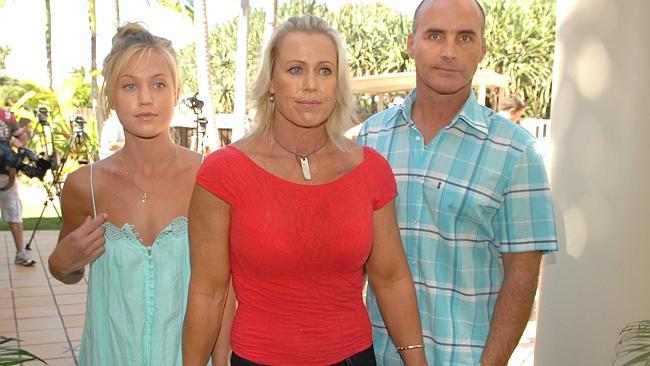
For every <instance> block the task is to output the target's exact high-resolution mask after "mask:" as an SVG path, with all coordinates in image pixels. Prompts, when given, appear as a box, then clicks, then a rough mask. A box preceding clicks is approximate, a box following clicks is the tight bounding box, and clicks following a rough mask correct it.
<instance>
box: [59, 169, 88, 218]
mask: <svg viewBox="0 0 650 366" xmlns="http://www.w3.org/2000/svg"><path fill="white" fill-rule="evenodd" d="M90 206H91V198H90V166H87V165H86V166H82V167H81V168H79V169H77V170H75V171H73V172H72V173H70V174H68V176H67V177H66V179H65V183H64V184H63V191H62V192H61V209H62V210H63V213H64V214H67V215H74V214H81V215H87V214H90Z"/></svg>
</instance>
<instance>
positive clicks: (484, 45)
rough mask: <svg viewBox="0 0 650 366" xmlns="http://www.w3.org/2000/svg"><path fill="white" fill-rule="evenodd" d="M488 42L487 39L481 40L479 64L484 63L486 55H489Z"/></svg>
mask: <svg viewBox="0 0 650 366" xmlns="http://www.w3.org/2000/svg"><path fill="white" fill-rule="evenodd" d="M487 51H488V49H487V42H485V38H482V39H481V59H480V60H479V63H481V62H482V61H483V59H484V58H485V55H487Z"/></svg>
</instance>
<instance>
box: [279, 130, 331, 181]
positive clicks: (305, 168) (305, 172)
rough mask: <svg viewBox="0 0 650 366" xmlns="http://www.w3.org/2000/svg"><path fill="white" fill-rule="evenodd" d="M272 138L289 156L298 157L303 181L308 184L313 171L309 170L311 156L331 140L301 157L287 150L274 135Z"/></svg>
mask: <svg viewBox="0 0 650 366" xmlns="http://www.w3.org/2000/svg"><path fill="white" fill-rule="evenodd" d="M271 137H272V138H273V142H275V143H276V144H278V146H280V147H281V148H282V150H284V151H286V152H288V153H289V154H291V155H293V156H295V157H296V160H297V161H298V163H299V164H300V170H301V171H302V179H304V180H305V181H307V182H308V181H310V180H311V169H310V168H309V157H310V156H311V155H313V154H314V153H315V152H317V151H318V150H320V149H322V148H323V147H325V145H327V142H328V141H329V138H328V139H327V140H325V142H323V144H322V145H320V146H319V147H317V148H315V149H314V150H312V151H310V152H309V153H307V154H305V155H301V154H298V153H297V152H294V151H291V150H289V149H287V148H286V147H285V146H284V145H282V144H281V143H280V142H279V141H278V140H276V139H275V135H274V134H271Z"/></svg>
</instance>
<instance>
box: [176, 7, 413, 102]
mask: <svg viewBox="0 0 650 366" xmlns="http://www.w3.org/2000/svg"><path fill="white" fill-rule="evenodd" d="M297 14H313V15H317V16H320V17H322V18H324V19H327V20H328V21H329V22H330V23H331V24H332V25H333V26H334V27H335V28H337V29H338V30H339V32H340V33H341V37H342V38H343V40H344V42H345V43H346V47H347V48H346V49H347V53H348V59H349V61H350V67H351V72H352V75H353V76H359V75H368V74H374V73H383V72H394V71H395V72H397V71H406V70H412V69H413V62H412V61H411V60H409V58H408V55H407V54H406V49H405V44H406V36H407V35H408V32H409V29H410V26H411V25H410V20H409V19H408V17H407V16H404V15H400V14H398V13H396V12H394V11H392V10H391V9H390V8H388V7H386V6H384V5H381V4H373V5H346V6H343V7H341V9H340V10H339V11H338V12H337V13H333V12H331V11H329V10H328V8H327V6H325V5H324V4H322V3H319V2H318V1H316V0H290V1H287V2H285V3H283V4H282V5H281V6H280V7H279V9H278V22H279V23H281V22H283V21H285V20H286V19H287V18H289V17H290V16H294V15H297ZM264 15H265V14H264V11H263V10H261V9H253V10H251V12H250V13H249V16H248V68H247V76H248V83H249V85H250V83H252V82H253V81H254V80H255V78H256V77H257V72H258V69H259V62H260V51H261V43H262V37H263V34H264ZM237 24H238V18H235V19H233V20H231V21H228V22H225V23H222V24H219V25H217V26H215V27H214V28H213V29H212V31H211V33H210V41H209V47H210V71H211V74H212V76H213V79H212V82H213V92H214V95H213V100H212V102H213V105H214V106H215V109H216V111H217V112H225V113H227V112H232V110H233V101H234V81H235V72H236V65H235V62H236V59H235V57H236V49H237V44H236V43H237ZM194 57H195V56H194V45H189V46H187V47H185V48H184V49H182V50H181V51H180V53H179V63H180V68H181V74H182V77H183V80H184V81H185V93H187V94H193V93H194V91H195V90H197V81H196V63H195V61H194Z"/></svg>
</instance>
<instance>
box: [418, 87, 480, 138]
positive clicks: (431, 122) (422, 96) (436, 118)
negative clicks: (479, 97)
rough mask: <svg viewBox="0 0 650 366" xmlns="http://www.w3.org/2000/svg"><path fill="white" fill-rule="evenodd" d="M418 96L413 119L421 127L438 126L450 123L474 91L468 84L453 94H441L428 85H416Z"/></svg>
mask: <svg viewBox="0 0 650 366" xmlns="http://www.w3.org/2000/svg"><path fill="white" fill-rule="evenodd" d="M416 91H417V96H416V100H415V104H414V106H413V115H412V118H413V121H414V122H415V123H416V124H417V125H418V127H420V125H422V126H427V127H428V128H432V127H433V128H437V130H439V129H441V128H443V127H445V126H447V125H449V123H451V120H452V118H454V117H455V116H456V115H457V114H458V112H460V110H461V108H463V105H464V104H465V102H466V101H467V98H468V97H469V93H471V92H472V89H471V86H470V85H468V86H466V87H464V88H463V89H461V90H459V91H457V92H455V93H453V94H440V93H437V92H436V91H434V90H432V89H431V88H429V87H427V86H426V85H420V83H417V86H416Z"/></svg>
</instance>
